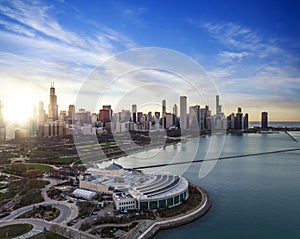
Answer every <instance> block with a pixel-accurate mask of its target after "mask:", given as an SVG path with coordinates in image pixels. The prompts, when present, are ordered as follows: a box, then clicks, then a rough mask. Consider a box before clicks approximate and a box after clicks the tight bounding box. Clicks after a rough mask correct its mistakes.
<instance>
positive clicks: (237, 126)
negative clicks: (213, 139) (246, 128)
mask: <svg viewBox="0 0 300 239" xmlns="http://www.w3.org/2000/svg"><path fill="white" fill-rule="evenodd" d="M234 128H235V129H243V113H242V109H241V108H240V107H239V108H238V112H237V113H236V119H235V127H234Z"/></svg>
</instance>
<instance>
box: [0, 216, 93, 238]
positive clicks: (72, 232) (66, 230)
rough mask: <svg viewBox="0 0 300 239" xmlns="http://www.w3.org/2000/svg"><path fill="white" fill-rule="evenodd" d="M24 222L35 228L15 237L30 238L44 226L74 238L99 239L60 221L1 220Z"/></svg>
mask: <svg viewBox="0 0 300 239" xmlns="http://www.w3.org/2000/svg"><path fill="white" fill-rule="evenodd" d="M22 223H27V224H31V225H33V229H32V230H31V231H30V232H28V233H26V234H24V235H22V236H19V237H15V238H19V239H21V238H30V237H32V236H33V235H36V234H38V233H40V232H43V230H44V228H46V229H47V230H51V231H53V232H55V233H57V234H60V235H63V236H65V237H67V238H72V239H99V238H98V237H96V236H94V235H91V234H88V233H86V232H83V231H80V230H77V229H75V228H71V227H67V226H63V225H61V224H60V223H55V222H48V221H44V220H41V219H36V218H24V219H15V220H10V221H5V222H1V226H7V225H11V224H22Z"/></svg>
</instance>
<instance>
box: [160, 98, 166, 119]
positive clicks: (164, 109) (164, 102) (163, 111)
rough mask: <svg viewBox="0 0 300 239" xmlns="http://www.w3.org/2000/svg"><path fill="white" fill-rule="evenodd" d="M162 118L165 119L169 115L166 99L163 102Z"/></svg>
mask: <svg viewBox="0 0 300 239" xmlns="http://www.w3.org/2000/svg"><path fill="white" fill-rule="evenodd" d="M161 113H162V117H165V115H166V113H167V102H166V100H165V99H164V100H163V101H162V112H161Z"/></svg>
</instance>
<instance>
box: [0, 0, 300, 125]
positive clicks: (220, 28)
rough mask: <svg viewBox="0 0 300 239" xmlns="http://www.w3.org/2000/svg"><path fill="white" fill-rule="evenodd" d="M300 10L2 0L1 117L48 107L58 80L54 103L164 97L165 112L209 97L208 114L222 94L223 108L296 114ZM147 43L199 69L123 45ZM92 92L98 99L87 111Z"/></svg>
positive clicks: (276, 117) (242, 4)
mask: <svg viewBox="0 0 300 239" xmlns="http://www.w3.org/2000/svg"><path fill="white" fill-rule="evenodd" d="M299 12H300V2H299V1H261V0H260V1H258V0H253V1H226V0H225V1H217V0H211V1H126V2H125V1H96V0H94V1H93V0H91V1H76V0H73V1H68V0H64V1H63V0H57V1H55V0H54V1H47V0H43V1H20V0H10V1H3V0H1V1H0V79H1V80H0V101H1V102H2V103H3V105H4V117H6V118H7V119H12V118H16V117H27V116H28V115H29V114H31V112H32V109H31V108H32V106H33V105H35V106H37V105H38V102H39V101H40V100H42V101H43V102H44V104H45V109H46V110H47V105H48V103H49V87H50V82H55V88H56V94H57V96H58V104H59V109H60V110H67V108H68V105H69V104H76V105H77V104H78V99H81V97H85V98H84V99H85V101H82V102H79V104H78V106H79V107H83V108H86V109H87V110H91V111H98V110H97V109H96V108H97V107H98V108H99V107H100V106H101V105H104V104H111V105H112V107H113V109H114V112H116V111H119V110H121V109H123V108H124V109H131V104H137V105H138V109H140V110H143V111H148V110H152V111H156V110H160V109H161V100H162V99H166V100H167V108H168V111H171V110H172V107H173V105H174V104H175V103H176V104H177V105H178V106H179V96H180V95H186V96H187V97H188V103H189V105H192V104H200V106H201V107H203V106H204V105H205V104H209V106H210V108H211V109H212V111H213V112H214V111H215V108H214V102H213V100H212V99H213V98H214V96H215V94H216V93H218V94H219V95H220V98H221V104H222V105H223V111H224V113H225V114H226V115H228V114H230V113H232V112H237V107H241V108H242V110H243V112H244V113H246V112H247V113H249V115H250V121H259V120H260V114H261V112H262V111H267V112H269V119H270V120H271V121H300V110H299V106H300V94H299V93H300V15H299ZM144 47H154V51H156V50H155V49H162V52H160V53H158V54H159V57H161V58H159V57H157V56H155V57H157V58H156V59H158V61H159V62H160V63H161V64H166V65H168V64H169V62H171V63H170V64H173V63H174V61H173V59H174V58H176V57H177V56H178V54H182V62H183V61H185V60H186V61H188V60H187V59H190V62H191V63H190V64H198V65H199V69H201V70H202V72H200V75H196V71H195V72H194V71H190V72H188V70H187V68H188V69H191V68H189V67H188V66H186V65H184V64H182V65H180V64H179V63H178V62H177V63H176V64H177V65H176V66H177V68H176V69H175V67H174V69H175V70H174V71H173V72H171V71H166V69H165V68H164V66H165V65H161V67H157V68H156V69H149V68H147V69H146V68H143V69H142V68H141V65H143V64H142V63H140V62H139V61H138V59H140V58H139V57H136V55H134V54H131V55H130V54H128V52H130V51H132V50H133V51H134V49H140V48H141V49H142V48H144ZM166 51H167V52H168V54H166V55H165V54H164V53H165V52H166ZM124 52H125V53H124ZM172 52H173V53H172ZM169 53H170V54H169ZM128 55H130V56H128ZM123 56H124V57H123ZM173 57H174V58H173ZM165 58H166V59H167V60H168V62H167V61H164V60H165ZM160 59H161V61H160ZM176 59H177V58H176ZM144 60H145V59H143V63H144ZM153 64H154V63H153ZM126 66H130V67H126ZM143 66H144V65H143ZM134 67H136V68H139V69H138V70H137V71H134V72H133V71H130V72H122V70H126V69H134ZM112 68H113V70H114V71H116V72H117V73H118V74H119V77H118V79H117V80H115V81H114V80H113V79H111V78H109V77H110V75H109V74H108V73H109V72H110V71H109V70H108V69H110V70H112ZM181 68H182V69H181ZM101 72H102V73H105V74H106V73H107V75H106V76H107V77H108V79H109V80H106V79H104V80H103V79H102V78H103V74H102V75H101ZM178 72H180V73H183V74H184V77H181V74H179V73H178ZM198 73H199V72H198ZM198 73H197V74H198ZM105 74H104V75H105ZM197 77H198V79H197ZM87 82H88V87H84V86H85V85H86V83H87ZM191 82H192V84H190V83H191ZM208 82H209V83H208ZM191 85H192V86H193V87H191ZM86 89H88V90H86ZM208 92H209V93H210V94H211V95H210V96H211V98H210V97H209V96H207V94H208ZM197 95H198V96H199V97H197ZM90 100H93V101H97V102H94V103H93V104H92V105H93V107H94V108H92V109H90V108H89V106H88V105H85V103H90V102H89V101H90ZM95 105H96V107H95ZM126 107H127V108H126Z"/></svg>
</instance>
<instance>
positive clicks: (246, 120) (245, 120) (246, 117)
mask: <svg viewBox="0 0 300 239" xmlns="http://www.w3.org/2000/svg"><path fill="white" fill-rule="evenodd" d="M243 124H244V129H248V128H249V115H248V114H247V113H246V114H245V116H244V119H243Z"/></svg>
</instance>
